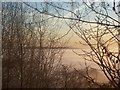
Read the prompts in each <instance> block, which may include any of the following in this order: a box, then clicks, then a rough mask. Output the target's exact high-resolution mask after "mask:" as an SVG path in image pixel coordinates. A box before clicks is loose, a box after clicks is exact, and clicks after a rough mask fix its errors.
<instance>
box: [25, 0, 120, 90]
mask: <svg viewBox="0 0 120 90" xmlns="http://www.w3.org/2000/svg"><path fill="white" fill-rule="evenodd" d="M73 3H74V5H73ZM25 4H26V3H25ZM47 4H48V5H50V6H51V7H53V8H54V9H55V10H56V13H57V14H54V13H51V12H47V13H45V12H43V11H41V10H40V9H39V8H35V7H34V6H31V5H29V4H26V5H28V6H29V7H31V8H32V9H34V10H36V11H37V12H39V13H42V14H47V15H50V16H53V17H55V18H61V19H64V20H66V21H67V20H68V21H69V20H71V21H72V23H71V24H69V23H68V22H66V24H67V25H68V26H69V27H70V29H72V31H73V32H74V33H75V34H76V35H78V36H79V37H80V44H82V45H88V46H89V48H90V50H91V51H89V52H88V51H85V50H83V52H84V53H85V54H84V55H85V57H84V59H85V60H88V61H92V62H94V63H96V64H97V65H98V66H99V67H100V69H101V71H102V72H104V74H105V76H106V77H107V78H108V80H109V82H110V84H111V85H112V87H114V88H117V89H119V88H120V87H119V86H120V85H119V81H120V74H119V68H118V67H119V62H120V58H119V57H120V52H119V51H118V50H112V49H111V48H112V47H111V46H112V45H113V44H114V45H115V44H116V45H117V44H119V42H120V40H119V38H118V36H119V25H118V24H119V23H120V22H119V20H118V18H119V17H120V16H119V12H117V9H116V6H117V5H116V4H117V3H115V0H114V2H113V3H112V4H111V3H108V2H105V1H100V2H94V1H93V2H84V1H82V2H71V3H65V4H63V3H52V2H47ZM62 5H63V6H62ZM65 5H66V6H65ZM112 5H113V6H112ZM67 6H68V7H69V8H66V7H67ZM70 6H72V7H73V6H74V8H76V9H74V10H70ZM118 7H119V5H118ZM80 8H81V9H80ZM82 8H83V9H82ZM59 11H64V12H66V13H71V14H72V16H71V15H70V16H69V15H68V16H66V15H62V14H60V12H59ZM111 13H112V14H111ZM91 15H92V16H91ZM113 15H114V16H113ZM85 25H86V26H87V28H85V27H84V26H85ZM106 37H108V38H106ZM118 47H119V45H118ZM79 55H81V54H79Z"/></svg>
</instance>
